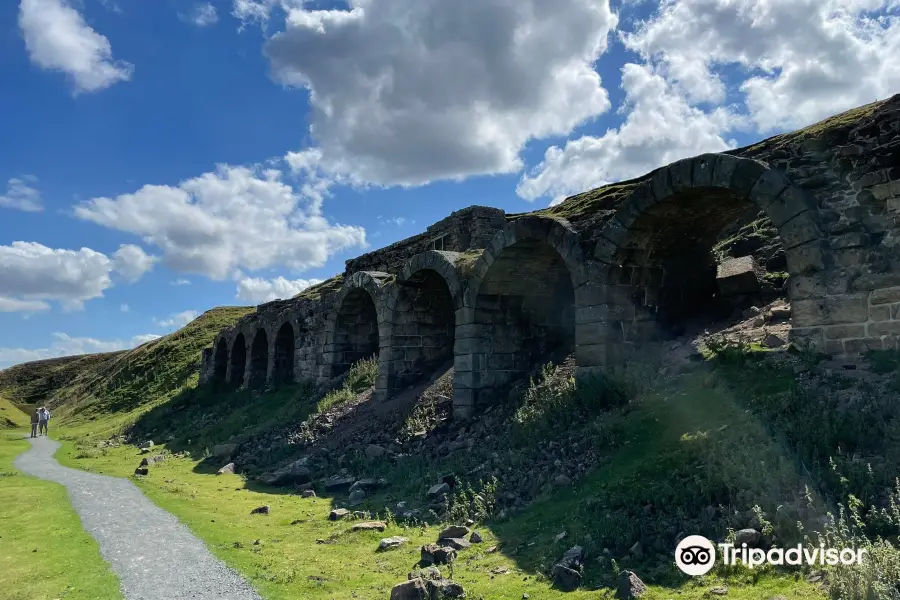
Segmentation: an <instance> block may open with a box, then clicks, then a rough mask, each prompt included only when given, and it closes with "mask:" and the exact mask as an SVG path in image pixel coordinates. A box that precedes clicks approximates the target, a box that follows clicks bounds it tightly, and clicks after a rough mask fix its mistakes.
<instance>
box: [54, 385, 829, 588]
mask: <svg viewBox="0 0 900 600" xmlns="http://www.w3.org/2000/svg"><path fill="white" fill-rule="evenodd" d="M280 401H281V402H285V403H289V404H290V405H296V404H300V405H303V402H304V399H303V398H302V397H301V396H298V395H294V396H292V395H291V394H285V395H284V396H283V397H282V398H281V399H280ZM278 402H279V401H278V400H276V399H275V396H274V395H273V396H272V398H266V397H265V396H264V397H263V398H261V399H258V400H257V401H256V403H259V404H260V405H261V406H263V407H265V411H264V412H272V411H277V410H278V409H279V404H278ZM256 403H254V404H256ZM282 408H284V409H285V410H289V409H290V408H289V406H282ZM296 410H300V411H302V412H309V411H310V410H313V408H312V407H311V406H306V407H305V408H299V409H296ZM257 411H258V409H257V408H256V407H253V406H247V405H244V406H243V407H241V406H240V405H239V403H238V402H234V403H231V402H229V403H228V404H227V405H226V407H225V408H224V409H222V413H221V414H223V419H222V422H221V423H218V424H213V425H210V426H207V427H203V426H200V427H198V428H197V430H196V434H197V436H198V437H200V438H201V439H203V442H202V444H201V445H206V446H208V445H210V444H212V443H213V442H214V441H215V439H213V438H209V437H207V436H209V435H210V432H212V431H215V432H216V434H217V435H216V436H215V437H216V438H218V439H219V440H220V441H222V440H224V439H227V438H228V437H229V436H230V435H234V434H238V433H241V432H242V429H241V427H240V425H241V423H242V422H244V416H246V415H248V414H252V413H256V412H257ZM223 424H228V425H227V426H226V427H225V429H223ZM723 426H724V427H723ZM182 427H189V425H187V424H186V423H183V424H182ZM592 437H593V438H595V439H596V440H598V441H597V443H598V447H606V448H607V453H608V456H607V460H606V461H604V465H605V466H603V467H601V468H600V469H598V470H597V471H595V472H594V473H593V474H592V475H590V476H589V477H587V478H586V479H584V480H583V481H581V482H579V484H578V485H577V486H576V487H575V488H574V489H573V490H559V491H556V492H554V493H552V494H551V495H550V496H547V497H545V498H543V499H542V500H540V501H539V502H537V503H536V504H534V505H532V506H531V507H529V508H527V509H526V510H525V511H524V512H522V513H520V514H517V515H515V516H513V517H512V518H509V519H501V520H495V521H489V522H487V523H485V524H481V526H480V527H479V530H480V531H482V532H483V533H485V534H486V535H485V537H486V542H485V543H484V544H483V545H481V546H477V547H475V548H473V549H471V550H468V551H466V552H463V553H462V555H461V558H460V561H459V562H458V563H457V564H456V566H455V568H454V572H453V577H454V579H456V580H457V581H459V582H461V583H462V584H463V585H465V587H466V589H467V590H468V592H469V593H470V596H469V597H471V598H491V599H494V598H508V599H518V598H521V597H522V594H523V593H529V594H530V595H531V597H534V598H542V599H543V598H550V599H552V598H564V597H565V598H588V597H595V596H596V592H591V591H589V589H591V588H592V587H595V586H603V585H609V583H610V582H611V581H612V578H613V567H612V564H611V563H610V562H609V561H606V560H605V559H603V558H602V553H601V552H597V551H596V548H597V547H598V544H599V543H602V544H603V545H609V546H610V547H612V548H613V549H614V551H615V555H616V556H621V549H620V548H618V547H617V544H616V543H617V542H620V543H624V544H626V547H627V545H630V544H631V543H632V542H631V540H632V539H633V536H635V535H636V536H638V537H641V535H642V532H641V531H639V529H640V528H641V527H644V528H648V527H650V528H652V527H653V522H652V519H651V520H648V519H642V518H636V517H635V515H634V514H631V513H630V512H629V511H630V510H632V509H636V508H639V507H641V506H642V505H643V504H645V503H646V502H648V501H650V502H652V503H653V504H655V505H657V506H659V507H661V508H663V507H666V506H667V505H672V506H676V507H680V506H682V505H684V504H685V503H692V502H693V503H702V504H708V503H710V502H711V501H712V499H710V498H705V497H704V494H706V493H717V494H724V493H727V492H723V491H721V490H722V489H723V488H724V487H729V486H730V489H735V490H737V489H744V490H747V492H748V493H753V494H758V495H759V496H766V495H770V496H778V495H779V494H783V493H785V490H787V493H788V494H790V493H793V492H800V491H801V490H802V485H803V484H802V478H801V476H800V475H799V474H798V473H797V472H796V470H795V468H794V466H793V463H792V462H791V461H790V460H789V458H788V457H786V455H785V453H784V451H783V450H782V449H781V448H780V447H779V446H778V445H777V444H776V443H774V442H773V441H772V438H771V436H770V435H769V434H768V433H767V432H766V431H765V429H764V427H763V426H762V425H761V423H760V422H759V421H758V420H756V419H755V418H753V417H751V416H749V415H748V413H746V412H745V410H743V408H742V407H741V406H740V405H739V404H738V403H737V402H736V399H735V397H734V394H733V392H731V391H730V390H729V389H728V387H727V386H725V385H724V384H723V383H722V382H720V381H718V380H716V379H715V376H714V375H709V374H705V373H700V374H695V375H692V376H689V377H686V378H685V379H683V380H680V381H679V382H678V383H676V384H672V385H671V386H669V387H667V388H664V389H662V390H661V391H657V392H653V393H648V394H647V395H645V396H644V397H642V398H640V399H639V400H638V401H637V402H636V403H635V404H634V405H633V406H632V407H630V408H629V409H627V410H622V411H615V412H613V413H611V414H608V415H606V416H605V417H604V418H603V419H601V420H599V421H598V422H597V423H596V429H595V430H594V431H593V436H592ZM748 448H752V449H753V450H752V451H750V450H748ZM76 456H81V457H82V458H76ZM722 457H728V460H727V461H723V460H722ZM61 460H62V461H63V462H64V463H65V464H69V465H70V466H76V467H80V468H86V469H89V470H95V471H98V472H103V473H109V474H115V475H119V476H128V475H129V474H130V473H131V472H132V471H133V469H134V466H136V463H137V461H138V460H139V455H138V453H137V452H136V450H135V448H134V447H132V446H121V447H118V448H103V449H99V450H98V449H94V450H93V451H89V452H86V451H85V447H84V443H83V442H82V445H80V446H76V445H74V444H67V445H66V447H65V449H64V451H63V453H62V455H61ZM761 461H765V462H766V466H764V467H763V466H761V464H760V463H761ZM398 468H399V469H400V470H402V469H408V467H406V466H403V467H398ZM379 474H383V473H379ZM386 474H387V475H388V477H389V478H394V479H397V480H399V479H401V478H402V477H403V476H404V473H401V472H398V471H397V470H396V469H395V470H394V471H393V472H388V473H386ZM401 483H402V482H400V481H398V484H401ZM420 483H421V482H420ZM138 485H140V486H141V487H142V489H144V490H145V492H146V493H147V494H148V496H149V497H150V498H152V499H153V500H154V501H155V502H157V503H158V504H160V505H161V506H163V507H164V508H166V509H167V510H169V511H171V512H172V513H174V514H175V515H177V516H178V517H179V518H181V519H182V520H183V521H184V522H185V523H186V524H187V525H188V526H189V527H190V528H191V529H192V530H193V531H194V532H195V533H197V534H198V535H199V536H200V537H201V538H203V539H204V540H205V541H207V543H208V544H209V545H210V547H211V549H212V550H213V552H214V553H216V554H217V555H218V556H219V557H220V558H222V559H223V560H225V561H226V562H227V563H228V564H229V565H231V566H233V567H235V568H236V569H238V570H239V571H241V572H242V573H244V574H245V576H247V577H249V578H250V580H251V582H252V583H253V584H254V585H255V586H256V587H257V588H258V589H259V590H260V591H261V592H263V594H264V595H265V596H266V597H267V598H272V599H276V598H296V597H303V598H322V599H325V598H362V599H366V598H372V599H380V598H385V597H387V595H388V591H389V589H390V587H391V586H392V585H393V584H395V583H397V582H399V581H402V580H404V579H405V577H406V573H407V572H409V571H410V570H411V569H412V568H414V565H415V563H416V561H417V560H418V548H419V546H420V545H421V544H423V543H427V542H430V541H434V539H435V538H436V535H437V531H438V527H437V526H432V527H424V528H419V527H416V528H412V529H403V528H402V527H400V526H397V525H392V526H391V527H390V528H389V529H388V531H387V532H385V533H384V534H375V533H372V534H368V533H366V534H359V533H350V532H349V531H348V530H349V526H350V524H349V523H342V522H341V523H332V522H329V521H328V520H327V514H328V512H329V510H330V509H331V508H332V507H333V502H332V500H331V499H329V498H327V497H322V498H318V499H301V498H300V497H299V496H297V495H296V494H291V493H287V490H284V489H277V488H267V487H265V486H258V485H256V484H251V483H248V482H245V481H244V480H243V478H241V477H240V476H236V475H227V476H221V477H219V476H215V475H213V474H211V473H210V468H209V465H208V464H206V463H204V461H198V460H195V459H190V458H178V457H172V458H170V460H168V461H167V462H166V463H165V464H164V465H163V466H160V467H156V468H154V469H153V470H152V473H151V475H150V476H149V477H147V478H145V479H143V480H142V481H141V482H139V484H138ZM710 490H712V492H710ZM588 499H594V500H595V502H588ZM382 501H384V502H382ZM760 502H761V503H762V502H763V501H762V500H760ZM262 504H268V505H270V506H271V509H272V513H271V515H269V516H265V517H261V516H251V515H250V511H251V510H252V509H253V508H255V507H257V506H260V505H262ZM384 504H386V499H385V498H382V497H376V498H374V499H373V500H372V501H371V503H370V506H371V507H372V508H373V509H376V510H377V509H378V507H379V506H380V505H384ZM660 520H662V519H660ZM683 526H684V527H687V528H690V530H691V531H695V529H694V528H695V527H700V524H699V523H696V524H695V523H691V522H685V523H683ZM636 528H637V529H636ZM563 531H565V532H566V536H565V538H564V539H563V540H562V541H560V542H555V541H554V539H553V538H554V537H555V536H556V535H557V534H559V533H560V532H563ZM387 535H403V536H405V537H408V538H410V542H409V544H408V545H407V546H406V547H405V548H402V549H400V550H398V551H394V552H389V553H383V554H381V553H376V552H375V547H376V546H377V543H378V540H379V539H380V538H381V537H384V536H387ZM255 540H260V544H259V545H254V542H255ZM316 540H329V541H330V542H331V543H328V544H317V543H316ZM591 540H593V541H591ZM626 540H627V541H626ZM574 543H580V544H584V545H585V546H587V547H588V548H590V549H591V550H592V552H591V553H590V559H589V563H588V565H587V568H586V572H587V574H588V580H587V583H588V586H587V587H586V588H583V589H582V590H581V591H578V592H574V593H569V594H565V593H562V592H559V591H556V590H553V589H551V588H550V586H549V583H548V581H546V579H545V578H544V576H543V575H542V574H541V573H543V572H545V569H546V568H547V567H548V566H549V565H550V564H552V562H553V560H554V559H557V558H558V557H559V556H560V555H561V554H562V552H564V551H565V550H566V549H567V548H568V547H569V546H571V545H572V544H574ZM493 545H498V546H499V547H500V551H499V552H497V553H492V554H488V553H486V552H485V550H486V548H488V547H490V546H493ZM664 552H666V553H667V552H671V549H669V548H665V549H664ZM628 566H630V565H627V564H623V565H622V568H625V567H628ZM498 567H507V568H509V569H510V571H509V573H508V574H504V575H494V574H492V573H491V570H493V569H496V568H498ZM636 568H637V569H638V571H639V572H640V573H642V575H644V576H646V575H647V574H649V573H648V571H647V570H646V569H645V568H644V567H642V566H641V565H638V566H637V567H636ZM445 571H446V569H445ZM663 571H664V572H660V573H659V574H657V575H655V576H654V577H655V578H656V579H658V580H659V581H661V582H662V583H661V584H660V585H657V586H654V587H653V588H652V593H651V594H650V595H649V596H648V597H649V598H651V599H655V598H668V597H670V595H671V594H672V592H673V591H674V590H677V592H678V593H679V594H680V597H682V598H688V599H690V598H700V597H703V595H704V594H705V593H706V591H707V590H708V589H709V588H710V587H712V586H714V585H721V584H723V583H725V584H727V585H728V586H729V587H730V590H731V591H730V592H729V597H733V598H746V599H750V598H769V597H774V596H778V595H780V594H781V595H788V596H789V597H792V598H820V597H821V593H820V592H819V591H818V590H816V589H815V588H814V587H813V586H812V585H809V584H806V583H805V582H802V581H795V580H794V579H793V578H791V577H786V576H777V575H775V574H772V573H768V574H764V575H762V576H761V577H757V578H754V577H752V576H748V575H747V574H746V573H744V574H738V575H732V576H731V577H730V578H728V579H721V578H718V577H706V578H703V579H698V580H693V581H689V580H688V579H687V578H685V577H682V576H680V575H677V574H675V573H673V572H671V571H673V569H672V568H671V567H669V570H668V571H666V570H665V569H663Z"/></svg>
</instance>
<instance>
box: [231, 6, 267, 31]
mask: <svg viewBox="0 0 900 600" xmlns="http://www.w3.org/2000/svg"><path fill="white" fill-rule="evenodd" d="M277 4H278V0H234V4H233V5H232V10H231V15H232V16H233V17H234V18H235V19H237V20H239V21H240V22H241V27H242V28H243V27H244V26H245V25H250V24H253V23H257V24H259V25H262V26H263V27H265V26H266V24H268V22H269V15H270V14H271V12H272V9H273V8H274V7H275V5H277Z"/></svg>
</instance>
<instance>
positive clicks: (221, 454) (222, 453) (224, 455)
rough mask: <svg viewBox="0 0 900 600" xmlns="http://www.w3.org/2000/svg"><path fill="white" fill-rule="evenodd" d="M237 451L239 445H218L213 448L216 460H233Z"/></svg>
mask: <svg viewBox="0 0 900 600" xmlns="http://www.w3.org/2000/svg"><path fill="white" fill-rule="evenodd" d="M237 449H238V445H237V444H217V445H215V446H213V449H212V455H213V456H215V457H216V458H221V459H224V460H231V458H232V457H233V456H234V453H235V452H237Z"/></svg>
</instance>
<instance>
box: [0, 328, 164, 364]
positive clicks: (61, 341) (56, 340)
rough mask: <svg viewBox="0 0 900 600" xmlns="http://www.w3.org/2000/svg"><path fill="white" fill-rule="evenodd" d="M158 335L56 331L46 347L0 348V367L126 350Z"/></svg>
mask: <svg viewBox="0 0 900 600" xmlns="http://www.w3.org/2000/svg"><path fill="white" fill-rule="evenodd" d="M158 337H159V336H155V335H153V334H144V335H136V336H134V337H133V338H131V339H130V340H98V339H95V338H89V337H72V336H70V335H68V334H65V333H58V332H57V333H54V334H53V342H52V344H51V345H50V346H49V347H47V348H36V349H29V348H0V369H5V368H7V367H10V366H12V365H16V364H19V363H23V362H29V361H33V360H45V359H48V358H58V357H61V356H74V355H78V354H94V353H97V352H116V351H118V350H128V349H130V348H134V347H135V346H137V345H139V344H143V343H145V342H148V341H150V340H152V339H157V338H158Z"/></svg>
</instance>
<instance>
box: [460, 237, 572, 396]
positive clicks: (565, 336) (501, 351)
mask: <svg viewBox="0 0 900 600" xmlns="http://www.w3.org/2000/svg"><path fill="white" fill-rule="evenodd" d="M475 322H476V324H477V325H478V326H479V330H480V331H482V332H483V333H482V335H481V337H482V344H483V345H484V346H483V350H484V356H483V357H473V362H475V363H477V364H476V365H475V368H476V370H488V371H490V372H491V378H490V380H484V381H482V387H483V388H486V389H487V388H501V389H502V388H504V387H506V386H507V385H508V384H510V383H512V382H514V381H515V380H516V379H519V378H521V377H522V376H524V375H525V374H526V373H527V372H528V371H529V370H530V369H531V368H532V367H533V366H535V365H536V364H538V363H540V362H546V361H549V360H550V359H551V358H553V357H556V356H558V355H560V354H567V353H568V352H571V351H572V350H573V349H574V345H575V334H574V332H575V293H574V290H573V288H572V279H571V275H570V273H569V270H568V268H567V267H566V265H565V262H563V259H562V257H561V256H560V255H559V254H558V253H557V252H556V250H555V249H553V247H551V246H550V245H548V244H546V243H545V242H539V241H534V240H524V241H520V242H517V243H516V244H513V245H512V246H509V247H507V248H505V249H503V250H502V252H501V253H500V255H499V256H498V257H497V258H496V260H495V261H494V262H493V264H492V265H491V266H490V268H489V269H488V272H487V274H486V275H485V277H484V280H483V281H482V282H481V286H480V287H479V290H478V297H477V299H476V305H475ZM494 391H495V392H497V391H499V390H494Z"/></svg>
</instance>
